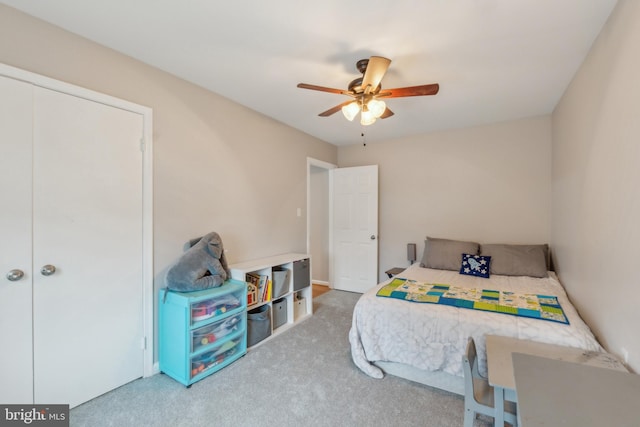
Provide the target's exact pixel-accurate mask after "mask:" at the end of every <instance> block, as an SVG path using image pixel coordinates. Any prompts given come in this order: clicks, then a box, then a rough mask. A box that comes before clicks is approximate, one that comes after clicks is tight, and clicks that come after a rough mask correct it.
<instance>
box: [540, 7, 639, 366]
mask: <svg viewBox="0 0 640 427" xmlns="http://www.w3.org/2000/svg"><path fill="white" fill-rule="evenodd" d="M639 22H640V2H637V1H625V0H621V1H620V2H619V3H618V5H617V6H616V8H615V9H614V11H613V13H612V15H611V16H610V18H609V21H608V22H607V24H606V25H605V26H604V28H603V30H602V32H601V34H600V36H599V37H598V39H597V40H596V42H595V44H594V46H593V47H592V49H591V52H590V53H589V56H588V57H587V58H586V60H585V62H584V64H583V65H582V67H581V69H580V70H579V71H578V73H577V74H576V76H575V77H574V79H573V82H572V83H571V85H570V86H569V88H568V90H567V91H566V93H565V94H564V96H563V97H562V99H561V101H560V103H559V104H558V106H557V107H556V109H555V111H554V113H553V122H552V123H553V182H552V188H553V214H552V217H553V225H552V237H553V240H552V243H553V247H554V248H555V257H556V263H557V267H558V272H559V275H560V279H561V280H562V282H563V283H564V285H565V286H566V288H567V290H568V292H569V294H570V295H571V297H572V300H573V301H574V303H575V304H576V306H577V307H578V309H579V311H580V313H581V314H582V316H583V317H584V318H585V320H586V321H587V323H589V325H590V326H591V327H592V329H593V330H594V332H595V333H596V334H597V336H598V339H599V340H600V342H601V343H602V344H603V345H604V346H605V347H606V348H607V349H608V350H609V351H611V352H614V353H617V354H619V355H622V353H623V349H626V350H628V351H629V362H628V363H629V365H630V366H631V368H632V369H633V370H635V371H636V372H638V370H640V339H638V336H639V335H638V326H637V325H638V324H640V311H639V310H638V309H637V303H636V302H634V301H635V295H637V290H638V285H640V270H639V269H638V266H639V265H640V262H639V256H640V251H638V242H639V241H640V224H639V221H640V78H639V77H638V76H640V55H638V52H639V50H638V46H640V26H639V25H638V23H639Z"/></svg>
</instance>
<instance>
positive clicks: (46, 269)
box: [40, 264, 56, 276]
mask: <svg viewBox="0 0 640 427" xmlns="http://www.w3.org/2000/svg"><path fill="white" fill-rule="evenodd" d="M55 272H56V267H55V266H53V265H51V264H47V265H45V266H43V267H42V268H41V269H40V273H41V274H42V275H43V276H51V275H52V274H53V273H55Z"/></svg>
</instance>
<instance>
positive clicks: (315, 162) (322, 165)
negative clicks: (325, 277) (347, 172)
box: [307, 157, 338, 283]
mask: <svg viewBox="0 0 640 427" xmlns="http://www.w3.org/2000/svg"><path fill="white" fill-rule="evenodd" d="M311 166H315V167H318V168H322V169H326V170H328V171H329V170H331V169H336V168H337V167H338V166H337V165H334V164H333V163H328V162H325V161H323V160H318V159H314V158H313V157H307V253H308V254H311V239H310V235H311ZM329 175H331V174H329ZM329 192H330V193H331V186H329ZM329 200H331V194H329ZM329 212H331V211H329ZM331 221H332V219H331V215H329V230H330V229H331ZM311 268H312V271H311V277H312V278H313V264H312V266H311ZM332 268H333V259H332V256H331V233H329V280H330V281H331V272H332ZM330 283H331V282H330Z"/></svg>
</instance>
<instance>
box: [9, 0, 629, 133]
mask: <svg viewBox="0 0 640 427" xmlns="http://www.w3.org/2000/svg"><path fill="white" fill-rule="evenodd" d="M0 2H2V3H5V4H7V5H9V6H12V7H14V8H17V9H20V10H22V11H24V12H26V13H28V14H30V15H33V16H36V17H38V18H41V19H43V20H45V21H48V22H51V23H54V24H56V25H58V26H60V27H62V28H65V29H67V30H69V31H71V32H74V33H77V34H80V35H82V36H84V37H86V38H89V39H91V40H94V41H96V42H98V43H100V44H102V45H105V46H108V47H111V48H113V49H115V50H117V51H120V52H123V53H125V54H127V55H130V56H132V57H135V58H137V59H139V60H141V61H143V62H145V63H148V64H151V65H153V66H155V67H157V68H160V69H162V70H165V71H168V72H170V73H172V74H174V75H177V76H180V77H182V78H184V79H186V80H189V81H191V82H193V83H196V84H198V85H200V86H203V87H205V88H208V89H210V90H211V91H213V92H216V93H218V94H221V95H223V96H225V97H227V98H229V99H232V100H234V101H236V102H238V103H240V104H242V105H245V106H247V107H249V108H251V109H253V110H256V111H259V112H261V113H263V114H265V115H267V116H269V117H272V118H274V119H276V120H278V121H281V122H283V123H286V124H288V125H290V126H292V127H294V128H297V129H300V130H301V131H303V132H306V133H308V134H311V135H313V136H315V137H317V138H320V139H322V140H324V141H327V142H330V143H333V144H336V145H346V144H353V143H360V142H362V137H361V132H362V131H363V130H364V131H365V135H366V136H365V138H366V141H367V142H374V141H380V140H388V139H394V138H398V137H402V136H407V135H414V134H421V133H426V132H432V131H436V130H442V129H449V128H460V127H466V126H473V125H479V124H484V123H492V122H498V121H503V120H510V119H516V118H521V117H529V116H536V115H542V114H548V113H550V112H551V111H553V108H554V106H555V105H556V103H557V102H558V100H559V99H560V97H561V95H562V93H563V92H564V90H565V88H566V87H567V85H568V84H569V82H570V81H571V78H572V77H573V75H574V74H575V72H576V70H577V69H578V67H579V66H580V64H581V63H582V61H583V60H584V58H585V56H586V54H587V52H588V51H589V48H590V47H591V44H592V43H593V41H594V39H595V38H596V36H597V35H598V33H599V31H600V29H601V28H602V25H603V24H604V22H605V21H606V19H607V17H608V16H609V14H610V12H611V10H612V9H613V7H614V6H615V3H616V0H386V1H382V0H321V1H315V2H308V1H304V0H269V1H265V0H235V1H234V0H230V1H224V2H223V1H215V0H55V1H51V0H0ZM371 55H380V56H385V57H387V58H390V59H391V60H392V63H391V66H390V68H389V71H388V72H387V74H386V75H385V77H384V79H383V80H382V85H383V87H385V88H395V87H403V86H415V85H421V84H429V83H436V82H437V83H439V84H440V93H438V94H437V95H435V96H423V97H412V98H394V99H390V100H388V101H387V105H388V106H389V107H390V108H391V109H392V110H393V111H394V112H395V115H394V116H392V117H390V118H388V119H385V120H378V121H377V122H376V123H374V124H373V125H371V126H367V127H364V128H363V127H362V126H360V124H359V123H357V120H355V121H354V122H348V121H347V120H346V119H345V118H344V117H343V116H342V114H341V113H340V112H338V113H336V114H334V115H333V116H331V117H328V118H322V117H318V113H320V112H322V111H325V110H327V109H329V108H330V107H333V106H334V105H337V104H339V103H341V102H343V101H346V100H347V99H348V98H347V97H345V96H343V95H336V94H329V93H323V92H316V91H310V90H304V89H298V88H296V84H298V83H300V82H304V83H310V84H316V85H320V86H329V87H334V88H338V89H346V88H347V85H348V83H349V82H350V81H351V80H352V79H354V78H356V77H359V76H360V74H359V73H358V71H357V70H356V68H355V63H356V61H357V60H359V59H362V58H368V57H370V56H371Z"/></svg>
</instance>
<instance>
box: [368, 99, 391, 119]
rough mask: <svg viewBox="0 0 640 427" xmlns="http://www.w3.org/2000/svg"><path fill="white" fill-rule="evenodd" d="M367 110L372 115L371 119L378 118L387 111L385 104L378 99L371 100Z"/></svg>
mask: <svg viewBox="0 0 640 427" xmlns="http://www.w3.org/2000/svg"><path fill="white" fill-rule="evenodd" d="M367 109H368V110H369V111H370V112H371V114H373V117H375V118H379V117H380V116H382V114H383V113H384V110H386V109H387V104H386V103H385V102H384V101H381V100H379V99H372V100H371V101H369V103H368V104H367Z"/></svg>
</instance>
